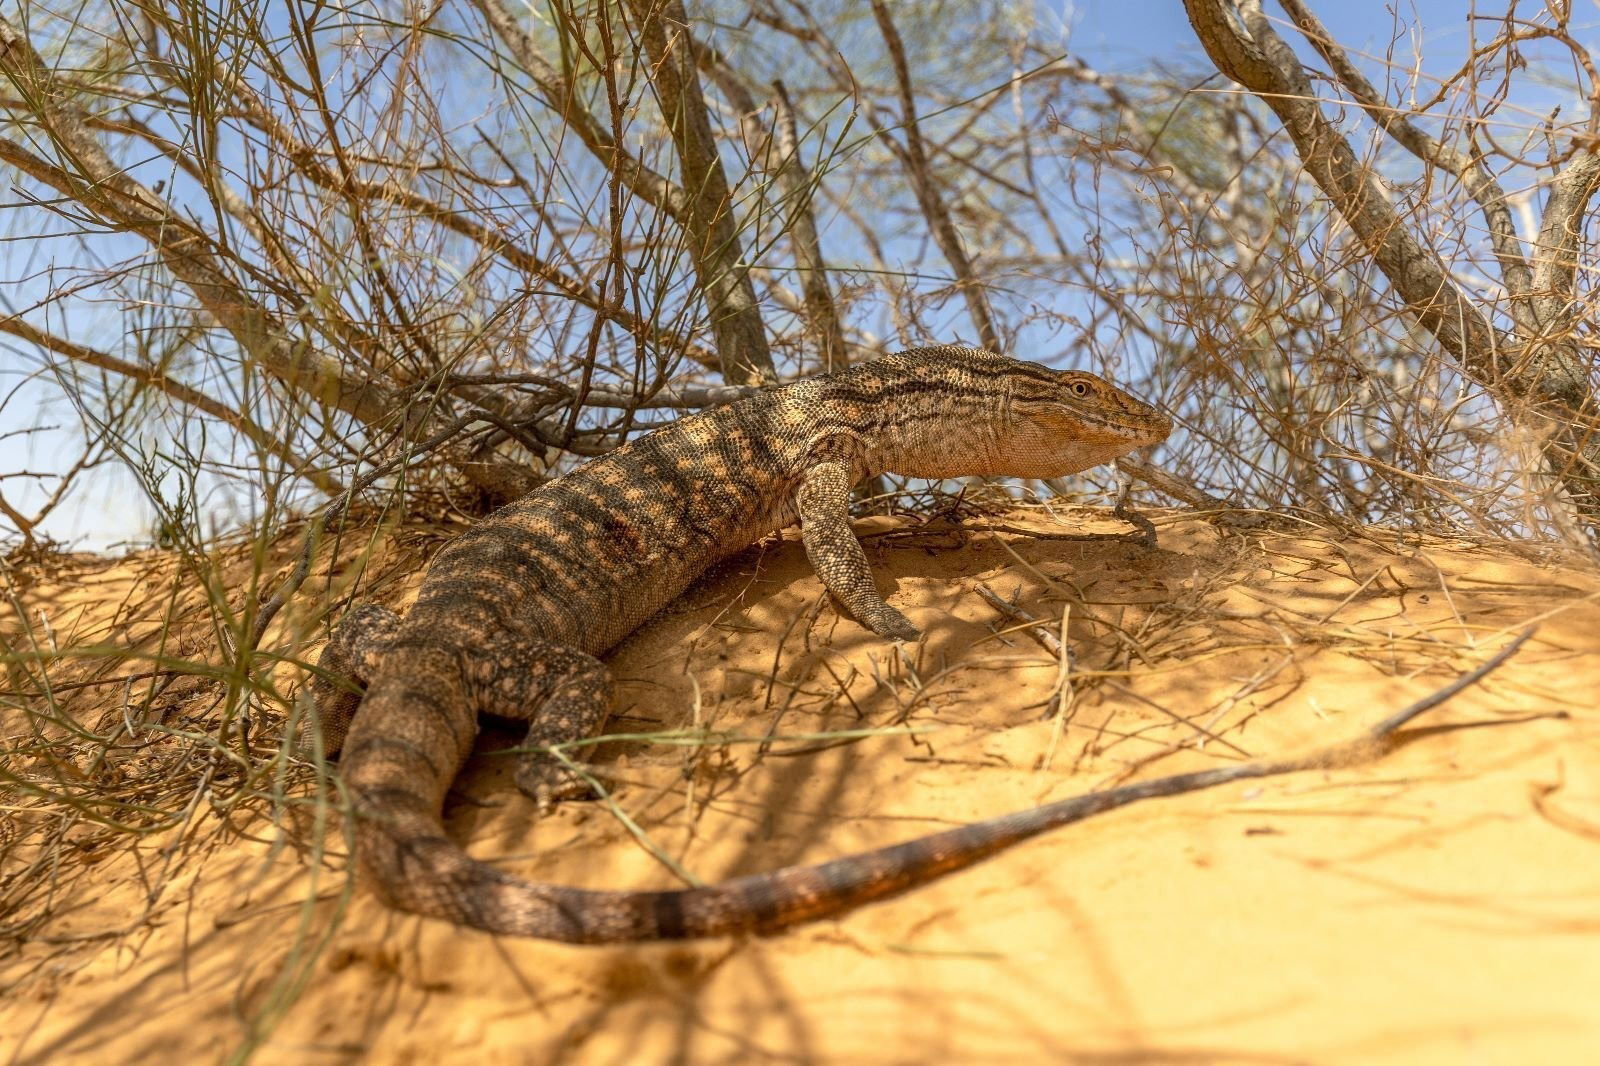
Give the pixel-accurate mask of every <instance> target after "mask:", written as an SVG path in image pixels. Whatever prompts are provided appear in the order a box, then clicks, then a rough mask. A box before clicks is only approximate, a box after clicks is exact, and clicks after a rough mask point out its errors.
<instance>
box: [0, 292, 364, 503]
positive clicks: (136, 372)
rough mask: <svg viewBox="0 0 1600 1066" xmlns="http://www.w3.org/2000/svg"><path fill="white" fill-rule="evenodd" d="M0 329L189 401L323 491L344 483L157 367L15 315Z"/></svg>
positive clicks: (333, 491)
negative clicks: (138, 362)
mask: <svg viewBox="0 0 1600 1066" xmlns="http://www.w3.org/2000/svg"><path fill="white" fill-rule="evenodd" d="M0 332H4V333H9V334H11V335H12V336H13V337H20V338H22V339H23V340H25V341H27V342H29V343H30V344H36V345H38V346H39V347H41V348H44V349H46V350H48V351H52V352H55V353H56V354H57V355H63V356H66V357H67V358H68V359H71V360H73V361H74V362H78V363H83V364H85V365H86V366H92V367H96V368H97V369H100V370H107V371H110V372H111V373H113V374H119V375H121V376H122V377H125V378H128V379H130V380H132V381H136V382H138V383H139V384H140V385H143V386H146V387H147V388H153V389H155V390H157V391H159V392H164V393H166V394H167V395H168V396H171V397H172V398H173V399H175V400H177V401H178V402H179V403H184V404H188V405H189V406H190V407H193V408H194V409H195V410H197V411H204V412H205V413H206V414H208V415H210V416H211V417H212V418H215V419H217V420H218V421H221V422H225V423H227V424H228V425H230V426H232V427H233V428H234V429H237V430H238V431H239V432H240V433H242V434H244V436H245V437H246V438H247V439H248V440H249V441H250V443H251V444H254V445H255V446H256V447H257V448H260V449H261V450H262V451H264V452H266V453H267V454H269V455H274V456H276V457H277V458H278V459H280V460H281V461H282V462H283V463H284V465H285V466H286V467H287V468H288V469H290V470H292V471H294V473H295V475H296V476H297V477H303V478H305V479H306V480H307V481H309V482H311V484H313V485H315V486H316V487H317V488H319V489H321V490H322V491H323V492H326V493H328V494H329V495H331V496H336V495H338V494H339V493H341V492H343V491H344V487H343V486H342V485H341V484H340V483H339V480H338V479H337V478H335V477H333V476H331V475H330V474H328V472H327V471H325V470H319V469H317V468H315V467H311V466H308V465H307V464H306V462H305V461H304V460H303V459H301V458H300V457H299V456H297V455H296V454H295V453H294V451H293V449H291V448H290V447H289V446H288V445H287V443H286V442H285V441H283V440H282V439H281V438H279V437H278V436H275V435H274V434H271V433H268V432H267V431H266V430H264V429H262V428H261V427H260V426H258V425H256V424H255V422H253V421H251V420H250V419H249V418H247V417H245V416H244V415H243V414H241V413H239V412H238V411H235V410H234V409H233V408H231V407H229V406H227V405H226V404H223V403H220V402H218V401H217V400H214V399H212V398H211V397H210V396H207V395H206V394H205V393H203V392H201V391H200V390H198V389H195V388H191V387H190V386H188V385H185V384H184V383H183V382H181V381H174V380H173V379H172V378H170V377H168V376H167V375H166V374H165V373H163V372H162V371H160V370H157V369H153V368H150V367H144V366H140V365H139V364H137V363H130V362H128V361H127V360H125V359H118V358H117V357H116V356H114V355H108V354H106V353H105V352H101V351H96V350H95V349H93V348H88V347H85V346H84V345H81V344H74V343H73V342H71V341H69V340H67V339H66V338H64V337H58V336H56V335H55V334H53V333H47V332H45V331H44V330H42V329H39V328H37V327H36V326H33V325H31V324H30V323H28V322H26V321H24V320H23V319H21V318H18V317H17V316H15V315H7V316H6V317H4V318H0Z"/></svg>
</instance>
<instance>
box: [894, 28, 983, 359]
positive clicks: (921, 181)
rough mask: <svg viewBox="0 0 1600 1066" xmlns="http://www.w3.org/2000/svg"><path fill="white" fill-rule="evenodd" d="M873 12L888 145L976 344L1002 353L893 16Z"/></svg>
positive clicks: (903, 43)
mask: <svg viewBox="0 0 1600 1066" xmlns="http://www.w3.org/2000/svg"><path fill="white" fill-rule="evenodd" d="M872 15H873V17H874V18H875V19H877V22H878V30H879V32H880V33H882V34H883V43H884V44H885V45H886V46H887V47H888V50H889V60H890V62H891V63H892V64H893V65H894V76H895V83H896V84H897V85H898V86H899V90H900V112H901V115H900V122H901V127H900V128H901V129H902V130H903V131H904V133H905V138H906V143H905V147H904V148H900V147H899V146H898V145H895V144H894V142H893V141H888V143H889V144H890V145H891V147H892V148H893V149H894V150H895V154H896V155H899V156H900V157H901V158H902V159H903V160H904V161H905V165H906V170H907V172H908V173H909V175H910V178H911V185H912V188H913V189H914V190H915V191H916V194H917V203H918V205H919V206H920V207H921V208H922V213H923V216H924V217H925V218H926V219H927V221H928V228H929V230H931V231H932V234H933V238H934V240H935V241H937V242H938V244H939V251H940V252H942V253H944V258H945V261H946V262H948V263H949V264H950V272H951V273H952V274H954V275H955V278H956V284H957V285H958V286H960V288H961V298H962V299H964V300H965V301H966V302H967V313H968V314H969V315H971V316H972V324H973V325H974V326H975V327H977V330H978V343H979V345H980V346H981V347H984V348H988V349H989V350H990V351H996V352H997V351H1001V350H1002V349H1001V346H1000V335H999V332H998V331H997V330H996V329H995V324H994V314H993V312H992V311H991V310H990V308H989V298H988V296H986V295H985V294H984V290H983V286H982V285H981V284H980V283H979V282H978V279H977V277H976V276H975V274H974V273H973V270H972V261H971V260H970V259H968V257H967V249H966V246H965V245H963V244H962V243H961V235H960V234H959V233H957V232H956V226H955V222H954V220H952V219H951V217H950V209H949V208H948V207H946V206H945V202H944V197H943V196H941V195H940V192H939V187H938V185H937V184H936V183H935V181H934V177H933V172H932V170H931V168H930V167H929V165H928V153H927V149H926V148H925V147H924V145H923V141H922V127H921V126H920V125H919V124H918V121H917V103H916V94H915V92H914V91H913V89H912V85H911V70H910V68H909V66H908V65H907V63H906V46H905V42H904V41H902V40H901V39H900V31H899V30H898V29H896V28H895V24H894V18H893V17H892V16H891V15H890V14H889V8H888V6H887V5H886V4H885V3H884V0H872ZM885 140H888V139H887V138H885Z"/></svg>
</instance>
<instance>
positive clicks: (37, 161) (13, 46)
mask: <svg viewBox="0 0 1600 1066" xmlns="http://www.w3.org/2000/svg"><path fill="white" fill-rule="evenodd" d="M0 73H3V74H4V75H5V76H6V77H7V78H8V79H9V80H10V81H11V83H12V85H14V86H15V87H16V88H17V89H18V91H20V92H22V93H23V94H24V95H25V96H26V97H27V98H28V99H29V100H30V102H31V103H32V105H33V112H34V115H35V116H36V117H37V118H38V119H39V120H40V124H41V126H42V128H43V130H44V132H45V133H47V134H48V136H49V137H50V139H51V140H52V141H53V142H54V143H55V144H56V145H57V147H58V148H59V149H60V151H61V152H62V154H63V155H64V156H66V157H67V158H69V159H71V160H72V162H73V164H74V165H75V167H76V171H75V172H68V171H66V170H63V169H61V168H59V167H57V166H55V165H54V164H52V163H50V162H49V161H47V160H45V159H42V158H40V157H39V156H37V155H35V154H34V153H33V152H31V151H29V150H28V149H27V148H25V147H23V146H22V145H21V144H18V143H17V142H15V141H12V140H10V139H8V138H0V161H4V162H6V163H10V164H11V165H12V166H15V167H16V168H18V169H19V170H21V171H22V172H24V173H25V174H27V175H28V176H29V177H32V178H34V179H36V180H38V181H41V182H43V183H45V184H46V185H49V186H50V187H51V188H53V189H55V190H56V191H57V192H59V193H61V194H62V195H63V196H66V197H68V198H70V199H73V200H76V201H77V202H78V203H80V204H82V205H83V206H84V207H86V208H88V209H89V210H91V211H93V212H94V213H95V214H96V215H97V216H98V217H99V218H100V219H101V220H102V221H104V222H105V223H106V224H107V225H109V226H112V227H114V228H116V229H121V230H126V231H128V232H130V233H135V234H138V235H139V236H141V237H143V238H145V239H146V240H147V241H149V242H150V243H151V244H152V245H153V246H154V247H155V250H156V253H157V255H158V256H160V258H161V261H162V262H163V263H164V264H165V265H166V267H167V269H168V270H170V271H171V272H172V274H173V276H174V277H176V278H177V279H178V280H179V281H181V282H183V283H184V284H185V285H186V286H187V287H188V288H189V289H190V290H191V291H192V292H193V293H194V295H195V296H196V297H197V298H198V299H199V301H200V303H201V304H202V305H203V306H204V307H205V308H206V310H208V311H209V312H211V314H212V315H214V316H215V317H216V319H217V321H218V322H219V323H220V324H221V325H222V326H223V328H225V329H226V330H227V331H228V332H229V333H230V334H232V336H233V337H234V339H235V340H236V341H237V342H238V343H239V346H240V347H241V348H242V349H243V350H244V351H245V352H246V353H248V354H249V355H250V357H251V358H252V359H254V360H255V361H256V363H257V364H258V365H259V366H260V367H261V368H262V369H264V370H266V371H267V372H269V373H271V374H272V375H274V376H275V377H278V378H279V379H281V380H283V381H284V382H286V383H288V384H290V385H292V386H295V387H296V388H298V389H300V390H303V391H305V392H308V393H310V394H312V395H316V396H328V397H332V399H333V405H334V406H336V407H337V408H338V409H339V410H341V411H344V412H346V413H348V414H351V415H353V416H355V417H356V418H358V419H360V420H361V421H362V422H365V423H369V424H373V423H383V422H385V421H387V420H389V419H390V418H391V417H392V416H393V414H394V412H395V411H397V410H400V409H402V408H403V406H404V405H403V403H402V398H401V396H400V395H399V394H398V393H396V392H394V391H393V390H391V389H389V388H387V387H386V386H384V385H382V384H380V383H378V382H375V381H361V380H357V379H356V378H354V377H352V376H351V375H349V374H346V373H344V372H343V370H342V369H341V368H340V367H339V366H338V365H337V364H335V363H333V362H332V361H331V360H328V359H324V358H321V357H318V356H315V355H312V354H310V353H306V352H303V351H299V350H297V349H296V348H295V346H293V345H291V344H290V343H289V341H288V336H287V332H286V330H285V327H284V324H283V323H281V322H279V321H278V320H277V319H276V318H275V317H274V316H272V315H271V314H269V313H268V312H267V310H266V309H265V308H264V307H262V306H261V304H260V303H259V301H257V300H256V299H255V298H254V297H252V296H250V295H249V294H247V293H246V292H245V290H244V289H243V288H242V287H241V286H240V285H239V284H238V283H237V282H236V281H235V280H234V278H233V277H232V275H231V274H230V272H229V270H228V269H227V267H226V266H225V264H224V263H223V262H222V261H221V260H219V259H218V258H217V256H216V254H215V252H214V247H213V245H212V242H211V241H210V239H209V238H208V237H207V236H206V235H205V234H204V233H202V232H201V231H199V230H198V229H196V228H195V227H194V226H193V225H192V224H191V223H190V222H189V221H188V220H187V219H186V218H184V217H183V216H182V215H181V214H180V213H179V212H178V211H176V210H175V209H174V208H173V207H172V205H171V204H169V203H167V202H166V201H165V200H163V199H162V198H161V197H160V196H159V195H157V194H156V193H155V192H154V191H152V190H151V189H149V188H147V187H145V186H144V185H142V184H140V183H139V182H137V181H135V180H134V179H133V178H131V177H129V176H128V174H127V172H126V171H125V170H124V169H123V168H122V167H119V166H117V165H116V164H115V163H113V162H112V161H111V159H110V157H109V156H107V155H106V152H105V150H104V149H103V148H102V147H101V145H100V143H99V141H98V140H96V139H95V137H94V136H93V135H92V134H91V133H90V132H89V128H88V125H87V123H86V122H85V120H84V117H83V115H82V113H81V112H80V111H78V110H77V109H76V108H75V107H74V105H73V104H72V103H71V102H70V101H72V100H74V99H75V94H74V93H73V92H71V91H70V90H69V89H68V88H67V87H66V86H63V85H60V84H58V83H57V81H56V78H55V75H54V74H53V73H52V72H51V70H50V68H48V67H46V66H45V64H44V63H43V61H42V60H40V58H39V55H38V53H37V52H35V51H34V48H33V46H32V44H30V43H29V42H28V39H27V38H26V37H24V36H23V35H22V34H21V33H20V32H18V31H17V30H16V28H15V27H13V26H12V25H11V23H10V22H9V21H8V20H6V19H4V18H0Z"/></svg>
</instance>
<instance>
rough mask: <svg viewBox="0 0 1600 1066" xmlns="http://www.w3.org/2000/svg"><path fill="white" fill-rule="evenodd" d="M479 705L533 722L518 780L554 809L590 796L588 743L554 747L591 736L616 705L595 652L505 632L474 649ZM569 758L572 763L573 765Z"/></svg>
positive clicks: (544, 807) (543, 806)
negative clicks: (553, 750) (477, 650)
mask: <svg viewBox="0 0 1600 1066" xmlns="http://www.w3.org/2000/svg"><path fill="white" fill-rule="evenodd" d="M468 672H469V681H471V682H473V683H474V689H475V691H476V694H477V700H478V702H477V706H478V709H479V710H480V711H482V712H484V713H486V714H493V715H497V716H499V717H501V718H511V719H515V720H517V721H520V722H526V723H527V724H528V735H527V739H526V740H524V741H523V744H522V746H523V747H524V748H528V749H530V750H528V751H525V752H524V753H523V754H522V755H521V756H520V757H519V758H518V760H517V770H516V782H517V788H519V789H521V790H522V792H523V793H524V794H525V795H527V796H528V798H530V799H532V800H533V801H534V802H535V803H537V804H538V805H539V813H540V814H549V813H550V811H551V809H552V808H553V807H554V806H555V805H556V803H558V802H560V801H561V800H567V799H588V798H590V797H592V796H593V794H594V789H593V787H592V786H591V785H590V784H589V781H588V780H587V779H586V778H585V777H584V773H583V772H581V771H583V770H584V768H583V766H582V760H583V748H581V747H580V748H578V749H574V750H572V751H571V752H570V753H569V752H568V751H563V753H562V754H563V755H565V757H566V761H563V760H562V759H561V758H558V757H556V756H555V755H552V754H550V753H549V752H548V751H542V750H532V749H542V748H550V747H553V746H556V745H563V744H571V743H572V742H574V741H579V740H587V739H588V738H590V737H592V736H595V735H596V734H597V733H599V732H600V727H601V726H602V725H604V724H605V720H606V717H607V715H609V714H610V713H611V672H610V671H609V670H607V669H606V667H605V664H604V663H602V662H601V661H600V660H599V659H596V658H595V657H594V656H592V655H586V654H584V653H583V652H581V651H578V650H577V649H576V648H570V647H567V646H566V645H562V644H557V643H554V642H553V641H548V640H542V639H540V638H537V637H534V638H527V637H501V638H500V639H499V640H496V641H494V642H493V644H492V645H491V646H490V647H488V648H486V649H485V651H484V653H480V654H478V655H474V656H473V657H472V659H471V660H470V664H469V666H468ZM569 764H572V765H569Z"/></svg>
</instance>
